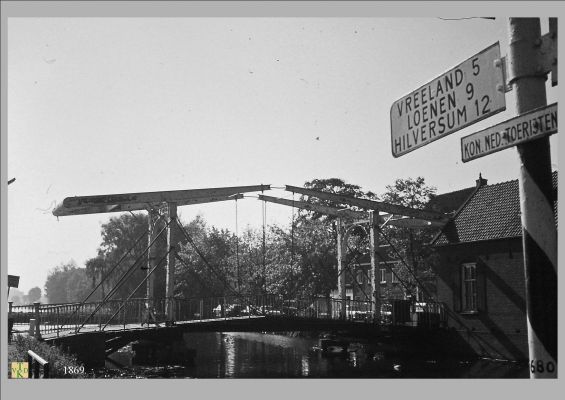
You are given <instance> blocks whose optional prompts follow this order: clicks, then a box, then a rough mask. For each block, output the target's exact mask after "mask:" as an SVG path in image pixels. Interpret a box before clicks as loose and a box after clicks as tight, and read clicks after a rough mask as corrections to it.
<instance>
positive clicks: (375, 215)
mask: <svg viewBox="0 0 565 400" xmlns="http://www.w3.org/2000/svg"><path fill="white" fill-rule="evenodd" d="M378 223H379V212H378V211H369V228H370V231H369V232H370V233H369V236H370V243H369V246H370V251H371V273H370V275H369V278H370V280H371V298H370V299H369V300H371V315H372V316H373V320H374V321H379V316H380V311H381V308H380V300H381V299H380V290H379V287H378V286H377V273H378V270H379V268H378V266H379V260H378V258H377V252H378V249H379V235H378V232H377V231H376V225H377V224H378Z"/></svg>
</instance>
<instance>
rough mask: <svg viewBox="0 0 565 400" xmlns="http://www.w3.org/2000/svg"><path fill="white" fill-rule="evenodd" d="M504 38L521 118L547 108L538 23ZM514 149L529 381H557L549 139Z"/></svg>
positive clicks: (514, 25)
mask: <svg viewBox="0 0 565 400" xmlns="http://www.w3.org/2000/svg"><path fill="white" fill-rule="evenodd" d="M509 38H510V40H509V43H510V52H509V71H510V78H511V79H510V81H509V83H510V84H512V85H514V89H515V93H516V112H517V114H518V115H520V114H523V113H525V112H527V111H530V110H533V109H536V108H539V107H543V106H545V105H547V99H546V91H545V81H546V71H545V69H544V67H543V66H542V61H541V54H540V53H541V52H540V47H541V45H542V43H543V41H542V37H541V28H540V20H539V18H510V20H509ZM555 60H556V57H555ZM517 149H518V154H519V157H520V179H519V184H520V204H521V211H522V234H523V235H522V237H523V239H522V243H523V249H524V271H525V278H526V308H527V324H528V347H529V358H530V378H557V229H556V226H555V216H554V214H553V202H554V194H553V186H552V174H551V157H550V151H549V137H543V138H540V139H537V140H534V141H531V142H528V143H524V144H520V145H518V146H517Z"/></svg>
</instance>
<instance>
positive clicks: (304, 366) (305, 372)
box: [301, 354, 310, 376]
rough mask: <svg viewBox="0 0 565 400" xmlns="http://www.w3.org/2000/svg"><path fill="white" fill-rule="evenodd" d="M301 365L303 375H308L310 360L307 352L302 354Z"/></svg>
mask: <svg viewBox="0 0 565 400" xmlns="http://www.w3.org/2000/svg"><path fill="white" fill-rule="evenodd" d="M301 367H302V370H301V372H302V376H308V373H309V372H310V360H309V359H308V355H307V354H305V355H303V356H302V363H301Z"/></svg>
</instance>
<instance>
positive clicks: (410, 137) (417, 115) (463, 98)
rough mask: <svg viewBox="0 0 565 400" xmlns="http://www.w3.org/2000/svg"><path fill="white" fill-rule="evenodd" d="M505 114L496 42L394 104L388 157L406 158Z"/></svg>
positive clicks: (498, 51)
mask: <svg viewBox="0 0 565 400" xmlns="http://www.w3.org/2000/svg"><path fill="white" fill-rule="evenodd" d="M505 109H506V102H505V98H504V78H503V73H502V66H501V61H500V45H499V43H498V42H497V43H495V44H493V45H492V46H490V47H488V48H486V49H484V50H483V51H481V52H480V53H478V54H476V55H474V56H473V57H471V58H469V59H468V60H466V61H464V62H462V63H461V64H459V65H457V66H456V67H455V68H452V69H451V70H449V71H447V72H446V73H444V74H442V75H441V76H439V77H438V78H436V79H434V80H432V81H431V82H429V83H427V84H425V85H424V86H422V87H420V88H419V89H417V90H415V91H413V92H412V93H410V94H408V95H406V96H404V97H402V98H401V99H400V100H397V101H396V102H394V103H393V105H392V107H391V109H390V120H391V137H392V143H391V145H392V155H393V156H394V157H399V156H401V155H404V154H406V153H409V152H410V151H413V150H415V149H417V148H419V147H422V146H425V145H426V144H428V143H431V142H433V141H434V140H437V139H440V138H442V137H443V136H446V135H449V134H450V133H453V132H455V131H457V130H459V129H462V128H464V127H466V126H469V125H471V124H473V123H475V122H477V121H480V120H482V119H484V118H487V117H489V116H491V115H493V114H496V113H498V112H500V111H504V110H505Z"/></svg>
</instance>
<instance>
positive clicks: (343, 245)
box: [337, 218, 347, 319]
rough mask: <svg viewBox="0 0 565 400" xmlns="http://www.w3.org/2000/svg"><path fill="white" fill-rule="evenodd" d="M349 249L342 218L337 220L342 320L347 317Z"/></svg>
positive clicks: (338, 276)
mask: <svg viewBox="0 0 565 400" xmlns="http://www.w3.org/2000/svg"><path fill="white" fill-rule="evenodd" d="M346 249H347V238H346V234H345V224H344V222H343V221H342V219H341V218H338V219H337V288H338V291H339V298H340V300H341V308H340V312H339V317H340V319H345V318H346V317H347V297H346V291H345V268H346V266H345V254H346Z"/></svg>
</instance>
